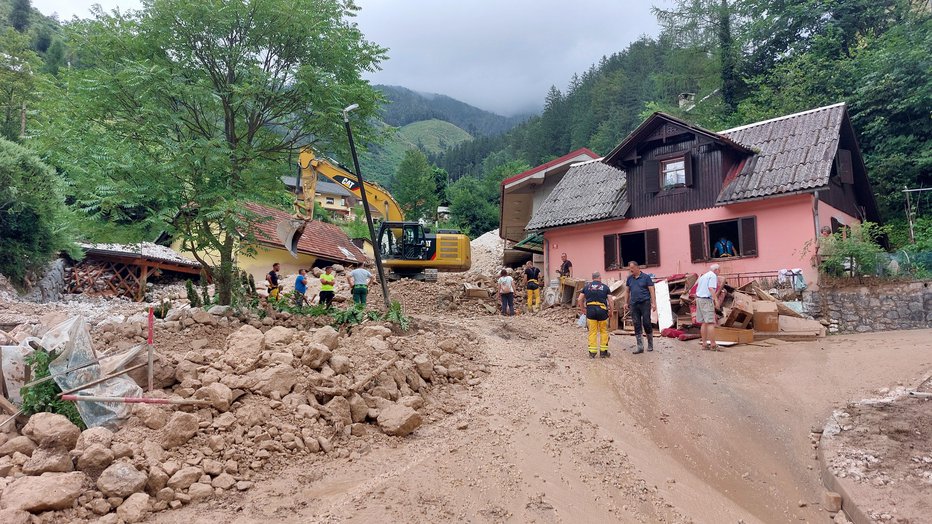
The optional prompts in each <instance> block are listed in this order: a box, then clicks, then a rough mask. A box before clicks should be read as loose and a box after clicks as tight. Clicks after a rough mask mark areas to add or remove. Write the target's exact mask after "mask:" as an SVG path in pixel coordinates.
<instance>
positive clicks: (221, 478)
mask: <svg viewBox="0 0 932 524" xmlns="http://www.w3.org/2000/svg"><path fill="white" fill-rule="evenodd" d="M210 485H211V486H213V487H215V488H220V489H230V488H232V487H233V486H234V485H236V479H235V478H233V475H230V474H229V473H221V474H219V475H217V477H216V478H215V479H214V480H213V481H211V483H210Z"/></svg>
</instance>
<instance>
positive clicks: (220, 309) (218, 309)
mask: <svg viewBox="0 0 932 524" xmlns="http://www.w3.org/2000/svg"><path fill="white" fill-rule="evenodd" d="M232 310H233V308H231V307H230V306H221V305H219V304H217V305H216V306H210V309H208V310H207V312H208V313H210V314H211V315H216V316H218V317H225V316H227V315H228V314H229V313H230V312H231V311H232Z"/></svg>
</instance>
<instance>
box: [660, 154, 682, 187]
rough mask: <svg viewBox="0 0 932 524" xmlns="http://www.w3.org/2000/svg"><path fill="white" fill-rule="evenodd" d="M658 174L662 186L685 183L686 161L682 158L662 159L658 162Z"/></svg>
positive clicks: (676, 185)
mask: <svg viewBox="0 0 932 524" xmlns="http://www.w3.org/2000/svg"><path fill="white" fill-rule="evenodd" d="M660 175H661V179H662V180H663V188H664V189H671V188H674V187H681V186H685V185H686V161H685V159H684V158H682V157H680V158H675V159H672V160H664V161H663V162H661V163H660Z"/></svg>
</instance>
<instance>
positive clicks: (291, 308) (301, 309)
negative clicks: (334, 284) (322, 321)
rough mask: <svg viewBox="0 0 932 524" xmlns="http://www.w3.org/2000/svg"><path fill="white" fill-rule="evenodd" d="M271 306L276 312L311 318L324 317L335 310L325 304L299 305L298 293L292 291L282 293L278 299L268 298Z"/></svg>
mask: <svg viewBox="0 0 932 524" xmlns="http://www.w3.org/2000/svg"><path fill="white" fill-rule="evenodd" d="M268 303H269V305H270V306H271V307H272V308H273V309H275V310H276V311H283V312H286V313H291V314H292V315H301V316H309V317H319V316H323V315H329V314H330V313H331V312H332V311H333V309H332V308H329V307H327V306H326V305H325V304H313V305H305V304H301V305H300V306H299V305H298V304H297V292H296V291H292V292H290V293H282V294H280V295H279V296H278V298H277V299H276V298H272V297H269V298H268Z"/></svg>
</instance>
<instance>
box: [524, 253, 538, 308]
mask: <svg viewBox="0 0 932 524" xmlns="http://www.w3.org/2000/svg"><path fill="white" fill-rule="evenodd" d="M524 280H525V282H524V283H525V288H526V289H527V311H528V313H530V312H532V311H540V269H538V268H536V267H534V264H533V263H532V262H531V261H530V260H528V261H527V264H526V265H525V266H524Z"/></svg>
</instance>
